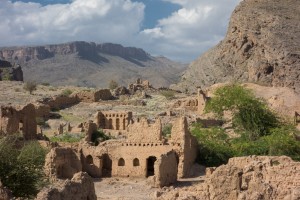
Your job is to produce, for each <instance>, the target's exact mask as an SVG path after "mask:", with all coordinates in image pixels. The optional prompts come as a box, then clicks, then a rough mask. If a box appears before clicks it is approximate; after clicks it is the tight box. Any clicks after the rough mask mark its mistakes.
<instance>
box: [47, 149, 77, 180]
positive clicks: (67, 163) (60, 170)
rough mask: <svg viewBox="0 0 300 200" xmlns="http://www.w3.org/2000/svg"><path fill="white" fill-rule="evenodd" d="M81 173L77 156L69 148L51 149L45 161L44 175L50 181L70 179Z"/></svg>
mask: <svg viewBox="0 0 300 200" xmlns="http://www.w3.org/2000/svg"><path fill="white" fill-rule="evenodd" d="M80 171H82V165H81V162H80V157H79V154H77V153H76V152H75V151H74V150H73V149H71V148H62V147H56V148H53V149H51V151H50V152H49V153H48V154H47V156H46V159H45V173H46V175H47V176H48V177H50V180H56V179H57V178H59V179H66V178H69V179H71V178H72V177H73V175H74V174H75V173H77V172H80Z"/></svg>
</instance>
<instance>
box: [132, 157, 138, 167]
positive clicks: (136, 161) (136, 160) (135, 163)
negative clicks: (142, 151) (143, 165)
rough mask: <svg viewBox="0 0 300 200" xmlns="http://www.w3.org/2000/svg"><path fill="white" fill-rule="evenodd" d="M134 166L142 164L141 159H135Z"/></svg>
mask: <svg viewBox="0 0 300 200" xmlns="http://www.w3.org/2000/svg"><path fill="white" fill-rule="evenodd" d="M133 166H134V167H136V166H140V161H139V159H137V158H135V159H133Z"/></svg>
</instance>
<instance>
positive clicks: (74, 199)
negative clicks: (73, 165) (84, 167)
mask: <svg viewBox="0 0 300 200" xmlns="http://www.w3.org/2000/svg"><path fill="white" fill-rule="evenodd" d="M42 199H43V200H83V199H88V200H96V199H97V196H96V193H95V187H94V182H93V180H92V178H91V177H90V176H89V175H88V174H87V173H85V172H79V173H76V174H74V176H73V178H72V179H71V180H69V179H68V180H65V181H60V182H57V183H55V184H54V185H53V186H51V187H47V188H44V189H42V190H41V191H40V192H39V193H38V195H37V197H36V200H42Z"/></svg>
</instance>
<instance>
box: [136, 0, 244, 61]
mask: <svg viewBox="0 0 300 200" xmlns="http://www.w3.org/2000/svg"><path fill="white" fill-rule="evenodd" d="M164 1H168V2H171V3H176V4H179V5H181V6H182V8H181V9H180V10H178V11H177V12H174V13H173V14H172V15H171V16H169V17H167V18H165V19H161V20H159V22H158V24H157V26H156V27H155V28H153V29H146V30H144V31H142V32H141V34H140V37H141V38H144V37H145V38H148V37H150V38H151V40H144V41H150V42H151V43H152V44H153V45H150V47H151V48H153V49H156V51H155V52H156V53H157V54H164V52H168V54H167V56H169V57H171V58H173V59H181V60H186V61H189V60H193V59H195V58H196V57H198V56H199V55H200V54H201V53H203V52H204V51H206V50H207V49H209V48H211V47H212V46H213V45H215V44H217V43H218V42H219V41H220V40H221V39H222V38H223V37H224V35H225V33H226V28H227V25H228V22H229V18H230V15H231V12H232V11H233V9H234V8H235V6H236V5H237V4H238V2H239V1H240V0H226V1H224V0H164ZM145 46H146V45H145ZM148 46H149V45H148ZM150 51H153V50H150Z"/></svg>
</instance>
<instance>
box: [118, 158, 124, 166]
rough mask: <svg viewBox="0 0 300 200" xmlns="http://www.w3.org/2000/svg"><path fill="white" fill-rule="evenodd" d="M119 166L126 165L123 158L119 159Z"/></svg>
mask: <svg viewBox="0 0 300 200" xmlns="http://www.w3.org/2000/svg"><path fill="white" fill-rule="evenodd" d="M118 166H125V160H124V159H123V158H120V159H119V161H118Z"/></svg>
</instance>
